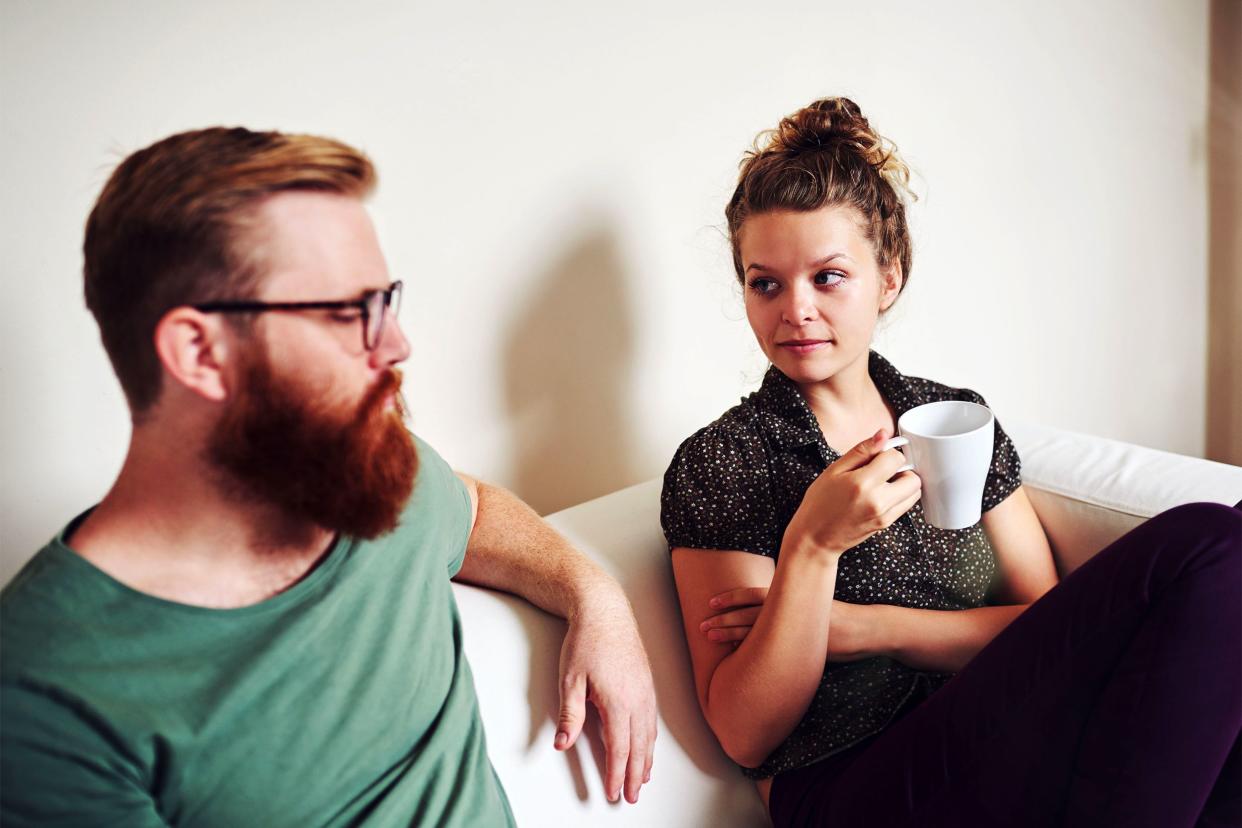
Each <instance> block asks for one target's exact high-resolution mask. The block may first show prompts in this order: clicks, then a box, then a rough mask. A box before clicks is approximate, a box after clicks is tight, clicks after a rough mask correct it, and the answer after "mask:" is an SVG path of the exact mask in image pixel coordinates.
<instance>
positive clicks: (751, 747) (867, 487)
mask: <svg viewBox="0 0 1242 828" xmlns="http://www.w3.org/2000/svg"><path fill="white" fill-rule="evenodd" d="M882 444H883V433H880V434H877V435H876V437H873V438H872V439H870V440H865V441H863V442H862V443H860V444H859V445H858V446H856V447H855V448H854V449H853V450H851V452H849V453H847V454H846V455H845V456H843V457H841V458H840V459H839V460H837V461H836V462H835V463H833V464H832V465H830V466H829V467H828V469H827V470H826V471H825V472H824V473H823V474H821V475H820V477H819V478H818V479H817V480H816V481H815V482H814V483H812V484H811V487H810V488H809V489H808V490H807V493H806V495H805V496H804V498H803V501H802V504H801V505H800V506H799V508H798V511H797V513H796V514H795V515H794V518H793V520H791V521H790V523H789V526H788V528H787V529H786V531H785V535H784V538H783V539H782V544H781V549H780V554H779V561H780V562H779V564H773V562H772V560H771V559H769V558H764V557H763V556H760V555H754V554H751V553H749V552H738V551H717V550H703V549H687V548H681V547H678V548H675V549H674V550H673V575H674V577H675V578H676V581H677V592H678V596H679V598H680V600H681V606H682V619H683V623H684V624H685V628H686V639H687V641H688V643H689V646H690V657H691V660H692V661H693V663H694V679H695V687H696V689H697V691H698V697H699V704H700V706H701V707H702V709H703V715H704V717H705V718H706V719H707V723H708V725H709V726H710V727H711V728H712V730H713V732H714V733H715V734H716V737H717V738H718V739H719V740H720V744H721V746H722V747H723V748H724V750H725V752H726V753H728V754H729V756H730V757H731V758H732V759H733V760H734V761H736V762H737V763H738V764H740V765H745V766H749V767H754V766H756V765H759V764H761V763H762V762H763V760H764V758H766V757H767V755H768V754H769V753H771V751H772V750H773V749H774V748H775V747H776V746H777V745H779V744H780V743H781V742H782V741H783V740H784V739H785V737H786V736H788V735H789V733H790V732H792V731H793V729H794V727H795V726H796V725H797V724H798V722H799V721H800V720H801V718H802V715H803V714H804V713H805V712H806V708H807V706H808V705H809V704H810V702H811V699H812V698H813V696H814V694H815V690H816V688H817V687H818V686H819V682H820V679H821V678H822V676H823V671H824V661H825V656H826V653H827V651H828V638H829V625H830V615H831V608H832V606H833V602H832V600H831V598H832V594H833V590H834V589H835V587H836V573H837V560H838V559H839V558H840V555H841V552H842V551H844V550H845V549H849V548H850V547H853V546H855V545H857V544H858V543H860V542H862V541H863V540H865V539H866V538H867V537H869V536H870V535H872V534H874V533H875V532H877V531H879V530H880V529H882V528H883V527H885V526H887V525H889V524H890V523H892V522H893V521H894V520H896V519H897V518H898V517H900V516H901V515H902V514H904V513H905V512H906V511H908V510H909V508H910V507H911V506H912V505H914V503H915V502H916V501H917V500H918V496H919V491H920V489H919V486H920V484H919V481H918V478H917V477H915V476H914V475H913V474H910V473H902V474H898V475H897V476H896V477H893V475H894V474H895V473H896V471H897V469H898V468H899V467H900V466H901V465H902V463H903V462H904V457H903V456H902V455H901V454H900V453H899V452H897V451H894V450H889V451H885V452H881V451H880V448H881V446H882ZM736 587H768V588H769V589H768V592H767V601H766V602H765V603H764V605H763V607H762V608H761V610H760V611H759V612H758V614H757V617H756V618H755V619H754V626H753V628H752V629H751V633H750V635H749V636H747V638H746V640H745V641H744V642H743V643H742V644H741V645H740V646H738V647H736V648H734V647H733V645H732V644H721V643H717V642H714V641H710V640H709V639H708V638H707V637H706V636H705V635H704V634H703V633H702V632H701V631H700V629H699V625H700V624H701V623H702V622H703V621H704V620H705V619H706V618H707V617H708V616H709V615H711V614H713V613H715V612H716V610H714V609H712V608H711V607H710V604H709V599H710V598H711V596H712V595H714V594H716V593H718V592H722V591H724V590H726V589H732V588H736Z"/></svg>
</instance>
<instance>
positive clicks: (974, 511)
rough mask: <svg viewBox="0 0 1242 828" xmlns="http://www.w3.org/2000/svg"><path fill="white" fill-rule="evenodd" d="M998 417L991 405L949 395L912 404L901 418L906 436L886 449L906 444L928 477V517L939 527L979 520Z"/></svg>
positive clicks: (890, 442) (925, 494) (919, 470)
mask: <svg viewBox="0 0 1242 828" xmlns="http://www.w3.org/2000/svg"><path fill="white" fill-rule="evenodd" d="M994 422H995V419H994V418H993V417H992V412H991V411H989V410H988V408H987V406H983V405H979V404H978V403H972V402H963V401H961V400H945V401H943V402H934V403H927V404H926V405H920V406H918V407H916V408H911V409H910V410H909V411H907V412H906V413H905V414H902V415H901V417H900V418H898V420H897V431H898V432H899V433H900V435H901V436H899V437H893V438H891V439H890V440H888V441H887V442H885V443H884V448H885V450H887V449H890V448H899V447H901V446H905V447H906V448H905V451H904V452H903V453H904V454H905V455H906V458H907V459H908V460H909V462H908V463H907V464H906V465H904V466H902V467H901V469H900V471H908V470H911V469H913V470H914V471H915V472H916V473H917V474H918V476H919V478H920V479H921V480H922V481H923V517H924V518H925V519H926V520H927V522H928V523H930V524H931V525H932V526H935V527H937V528H938V529H966V528H967V527H970V526H974V525H975V524H976V523H978V522H979V518H980V516H981V514H982V511H983V486H984V484H985V483H986V482H987V479H988V469H989V468H990V467H991V465H992V436H993V433H994V431H995V427H994Z"/></svg>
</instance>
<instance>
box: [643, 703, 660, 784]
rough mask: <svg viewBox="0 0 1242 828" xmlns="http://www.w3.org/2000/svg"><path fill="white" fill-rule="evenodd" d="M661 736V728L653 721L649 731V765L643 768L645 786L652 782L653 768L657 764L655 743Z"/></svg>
mask: <svg viewBox="0 0 1242 828" xmlns="http://www.w3.org/2000/svg"><path fill="white" fill-rule="evenodd" d="M658 734H659V727H658V726H657V725H656V723H655V720H654V719H652V720H651V724H650V725H648V729H647V764H646V765H645V766H644V767H643V784H644V785H645V784H647V783H648V782H650V781H651V766H652V764H653V763H654V762H655V742H656V736H657V735H658Z"/></svg>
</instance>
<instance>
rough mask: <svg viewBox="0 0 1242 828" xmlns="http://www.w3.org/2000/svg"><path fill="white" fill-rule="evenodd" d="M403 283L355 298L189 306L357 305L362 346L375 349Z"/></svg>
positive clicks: (255, 309)
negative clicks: (380, 301)
mask: <svg viewBox="0 0 1242 828" xmlns="http://www.w3.org/2000/svg"><path fill="white" fill-rule="evenodd" d="M403 287H404V284H403V283H402V282H401V281H400V280H397V281H395V282H393V283H392V284H391V285H389V286H388V287H387V288H386V289H385V290H368V291H367V292H366V293H364V294H363V295H362V296H361V298H358V299H335V300H320V301H312V302H227V301H226V302H201V303H199V304H197V305H191V306H190V307H192V308H194V310H196V311H199V312H200V313H266V312H267V311H306V310H349V309H350V308H354V309H357V310H358V311H359V313H360V314H361V316H359V317H358V318H359V319H361V320H362V347H363V348H365V349H366V350H368V351H374V350H375V349H376V348H378V347H379V344H380V342H382V341H383V338H384V319H385V317H387V316H388V314H389V313H390V312H391V313H396V312H397V311H398V310H400V308H401V292H402V288H403ZM381 296H382V297H383V304H382V305H379V306H378V309H377V310H376V311H372V308H371V305H372V303H374V302H375V301H376V299H377V297H381ZM373 315H377V316H378V322H377V323H376V325H375V334H374V335H373V336H372V337H371V338H370V340H373V341H369V340H368V337H367V331H368V330H370V327H371V318H372V316H373Z"/></svg>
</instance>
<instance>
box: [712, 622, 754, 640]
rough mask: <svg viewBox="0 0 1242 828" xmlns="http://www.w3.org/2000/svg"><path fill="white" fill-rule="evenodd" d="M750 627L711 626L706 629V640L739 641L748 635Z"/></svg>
mask: <svg viewBox="0 0 1242 828" xmlns="http://www.w3.org/2000/svg"><path fill="white" fill-rule="evenodd" d="M750 631H751V627H750V626H744V627H713V628H712V629H710V630H708V631H707V640H708V641H715V642H721V643H722V642H726V641H741V640H742V639H744V638H745V637H746V636H748V635H750Z"/></svg>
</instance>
